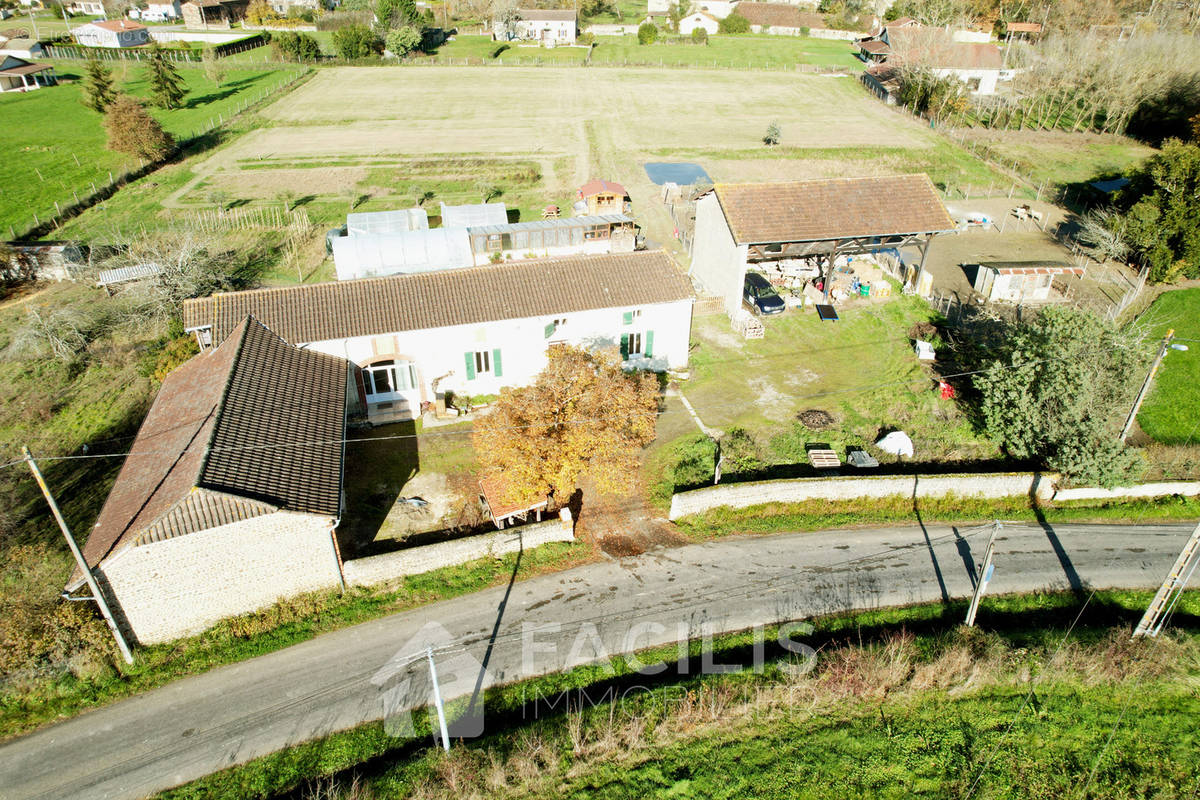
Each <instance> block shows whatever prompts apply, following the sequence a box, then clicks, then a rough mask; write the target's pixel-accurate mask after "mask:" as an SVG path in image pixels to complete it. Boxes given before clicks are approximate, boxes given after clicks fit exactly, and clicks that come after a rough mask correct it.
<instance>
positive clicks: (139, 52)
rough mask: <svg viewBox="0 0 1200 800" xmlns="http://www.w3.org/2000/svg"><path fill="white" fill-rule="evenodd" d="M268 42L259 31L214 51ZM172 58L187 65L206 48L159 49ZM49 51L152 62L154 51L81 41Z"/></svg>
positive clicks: (222, 55) (52, 54) (234, 51)
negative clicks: (83, 43)
mask: <svg viewBox="0 0 1200 800" xmlns="http://www.w3.org/2000/svg"><path fill="white" fill-rule="evenodd" d="M264 44H266V40H265V39H264V38H263V37H262V36H261V35H259V34H254V35H253V36H247V37H244V38H242V39H239V40H238V41H236V42H229V43H228V44H218V45H214V46H213V48H212V50H213V52H214V53H216V55H217V57H218V58H225V57H226V56H231V55H235V54H237V53H244V52H246V51H247V50H253V49H255V48H257V47H262V46H263V45H264ZM159 52H160V53H162V54H163V56H165V57H166V59H167V60H168V61H174V62H176V63H181V64H186V63H194V62H197V61H200V60H201V59H202V58H203V57H204V55H203V51H201V50H197V49H194V48H190V47H189V48H187V49H185V50H184V49H181V50H174V49H170V48H166V47H164V48H162V49H161V50H159ZM46 53H47V55H48V56H49V57H50V58H62V59H75V60H80V59H85V60H86V59H88V58H92V57H95V58H98V59H100V60H101V61H138V62H141V61H149V60H150V56H151V52H150V51H149V50H146V49H139V48H132V47H131V48H123V47H84V46H83V45H79V44H52V45H47V46H46Z"/></svg>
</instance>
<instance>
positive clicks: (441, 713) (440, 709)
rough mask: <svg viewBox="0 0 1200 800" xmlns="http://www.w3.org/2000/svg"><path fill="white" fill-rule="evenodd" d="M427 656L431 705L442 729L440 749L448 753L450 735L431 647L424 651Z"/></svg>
mask: <svg viewBox="0 0 1200 800" xmlns="http://www.w3.org/2000/svg"><path fill="white" fill-rule="evenodd" d="M425 654H426V655H427V656H429V677H430V678H432V679H433V703H434V705H436V706H437V715H438V726H439V727H441V729H442V749H443V750H445V751H446V752H447V753H449V752H450V733H449V732H448V731H447V730H446V708H445V706H443V705H442V690H441V689H440V688H439V687H438V677H437V666H436V665H435V664H434V663H433V645H430V646H429V647H428V649H426V651H425Z"/></svg>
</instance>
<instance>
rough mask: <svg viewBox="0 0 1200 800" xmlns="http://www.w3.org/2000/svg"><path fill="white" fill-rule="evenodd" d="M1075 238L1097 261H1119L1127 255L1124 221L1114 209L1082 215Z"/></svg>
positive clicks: (1127, 247) (1097, 210)
mask: <svg viewBox="0 0 1200 800" xmlns="http://www.w3.org/2000/svg"><path fill="white" fill-rule="evenodd" d="M1075 238H1076V239H1077V240H1078V241H1079V243H1080V244H1081V245H1083V246H1084V248H1086V249H1087V251H1088V252H1089V253H1090V254H1091V255H1092V257H1093V258H1095V259H1096V260H1097V261H1106V260H1108V259H1113V260H1114V261H1121V260H1124V258H1125V257H1126V256H1128V255H1129V244H1128V243H1127V242H1126V241H1125V220H1124V218H1123V217H1122V216H1121V214H1120V213H1118V212H1117V211H1116V209H1112V208H1096V209H1093V210H1091V211H1089V212H1087V213H1086V214H1084V215H1083V216H1082V217H1081V218H1080V220H1079V233H1078V234H1076V237H1075Z"/></svg>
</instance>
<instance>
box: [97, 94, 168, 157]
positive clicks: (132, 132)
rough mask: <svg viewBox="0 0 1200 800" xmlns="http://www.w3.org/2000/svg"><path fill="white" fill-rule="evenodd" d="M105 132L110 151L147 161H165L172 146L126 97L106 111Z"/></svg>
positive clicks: (144, 113) (138, 104)
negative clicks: (162, 159)
mask: <svg viewBox="0 0 1200 800" xmlns="http://www.w3.org/2000/svg"><path fill="white" fill-rule="evenodd" d="M104 128H105V130H106V131H107V132H108V149H109V150H112V151H114V152H117V153H127V154H129V155H131V156H137V157H138V158H144V159H146V160H147V161H158V160H159V159H161V158H166V157H167V156H168V155H169V154H170V152H171V150H172V149H173V148H174V146H175V142H174V140H173V139H172V138H171V134H169V133H167V132H166V131H164V130H163V129H162V126H161V125H159V124H158V121H157V120H155V119H154V117H152V116H150V114H148V113H147V112H146V109H145V108H143V107H142V104H141V103H139V102H138V101H137V100H134V99H133V98H132V97H130V96H129V95H127V94H122V95H118V96H117V99H116V100H114V101H113V102H112V104H111V105H110V106H109V107H108V110H107V111H106V112H105V114H104Z"/></svg>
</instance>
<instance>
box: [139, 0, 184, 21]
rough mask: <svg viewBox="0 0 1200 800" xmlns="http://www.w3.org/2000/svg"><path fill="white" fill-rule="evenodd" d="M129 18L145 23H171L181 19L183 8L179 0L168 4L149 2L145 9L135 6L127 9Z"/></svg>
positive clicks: (173, 0)
mask: <svg viewBox="0 0 1200 800" xmlns="http://www.w3.org/2000/svg"><path fill="white" fill-rule="evenodd" d="M129 18H130V19H140V20H145V21H146V22H171V21H173V20H177V19H183V7H182V6H181V4H180V0H172V2H170V3H162V2H151V3H147V4H146V7H145V8H138V7H136V6H135V7H133V8H131V9H129Z"/></svg>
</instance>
